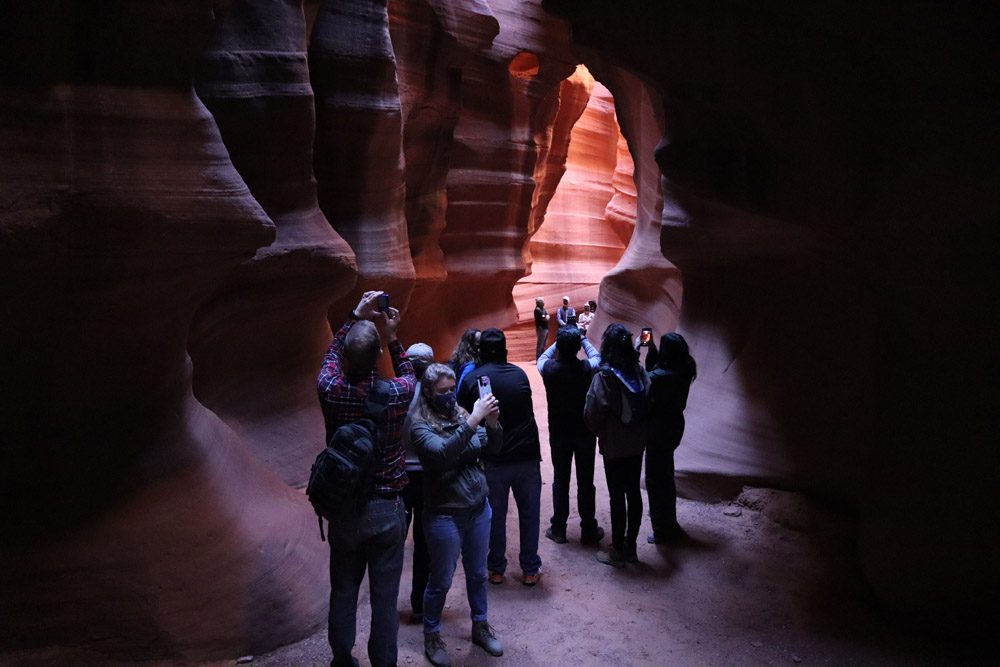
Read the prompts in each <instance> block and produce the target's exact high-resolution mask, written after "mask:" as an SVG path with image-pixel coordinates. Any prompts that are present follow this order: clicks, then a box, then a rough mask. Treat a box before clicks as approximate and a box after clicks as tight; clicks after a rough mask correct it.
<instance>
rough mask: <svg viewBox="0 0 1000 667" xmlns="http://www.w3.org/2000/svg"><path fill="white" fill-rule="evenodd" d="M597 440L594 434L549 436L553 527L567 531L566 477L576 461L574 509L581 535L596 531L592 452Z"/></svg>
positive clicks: (567, 494) (567, 488) (567, 500)
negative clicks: (578, 519) (578, 518)
mask: <svg viewBox="0 0 1000 667" xmlns="http://www.w3.org/2000/svg"><path fill="white" fill-rule="evenodd" d="M596 449H597V440H596V439H595V438H594V436H593V435H588V434H584V435H576V436H569V437H560V438H556V437H555V436H552V528H553V529H554V530H557V531H565V530H566V522H567V521H568V520H569V477H570V469H571V468H572V465H573V459H574V458H575V459H576V509H577V511H578V512H579V513H580V534H581V535H582V536H587V535H592V534H593V533H594V532H595V531H596V530H597V519H595V518H594V510H595V501H594V494H595V491H594V453H595V451H596Z"/></svg>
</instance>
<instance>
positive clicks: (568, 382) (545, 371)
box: [538, 348, 600, 443]
mask: <svg viewBox="0 0 1000 667" xmlns="http://www.w3.org/2000/svg"><path fill="white" fill-rule="evenodd" d="M550 350H551V348H550ZM597 359H598V361H599V360H600V356H598V357H597ZM538 366H539V367H540V369H541V374H542V381H543V382H545V397H546V400H547V401H548V405H549V440H550V441H551V442H553V443H557V442H559V441H560V440H564V439H573V440H579V439H580V438H586V439H590V440H593V438H594V434H593V433H591V431H590V429H589V428H587V424H586V422H585V421H584V420H583V406H584V403H585V402H586V400H587V390H588V389H589V388H590V380H591V378H592V377H593V375H594V365H593V364H592V363H591V361H590V359H586V360H585V359H578V358H576V357H574V358H572V359H570V360H569V361H564V360H563V359H561V358H559V356H558V355H556V356H555V357H553V358H550V359H546V360H545V361H544V362H543V361H542V360H541V359H539V361H538Z"/></svg>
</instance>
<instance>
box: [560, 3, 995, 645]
mask: <svg viewBox="0 0 1000 667" xmlns="http://www.w3.org/2000/svg"><path fill="white" fill-rule="evenodd" d="M546 6H547V7H550V8H554V9H559V10H561V11H563V12H565V13H566V15H568V16H570V17H572V18H573V20H574V36H575V37H576V38H577V39H578V40H579V42H580V43H581V44H587V45H589V46H591V47H595V48H597V49H599V52H598V53H595V52H591V57H595V58H607V59H609V60H611V61H613V62H614V63H616V64H617V65H621V66H625V67H630V68H633V69H635V70H636V71H640V72H642V73H643V74H644V75H645V76H646V77H647V78H648V79H649V80H651V81H654V82H655V83H656V84H657V85H658V86H659V87H660V89H661V90H662V91H663V97H662V100H663V108H664V120H665V133H664V137H663V142H662V145H661V146H660V147H659V148H658V150H657V153H656V155H657V160H658V163H659V165H660V167H661V168H662V171H663V173H664V174H665V175H666V177H667V189H666V204H665V206H664V214H663V229H662V234H661V239H660V240H661V247H662V249H663V254H664V255H665V256H666V257H667V258H669V259H670V260H671V261H672V262H675V263H676V264H677V266H678V267H680V269H681V270H683V272H684V318H683V322H682V326H681V328H682V330H683V331H684V332H685V333H686V334H687V335H688V337H689V340H690V341H691V343H692V345H693V349H694V353H695V355H696V356H697V358H698V360H699V362H700V364H701V366H700V369H699V379H698V381H697V383H696V385H695V387H694V389H693V391H692V396H691V408H690V416H689V421H688V433H687V436H686V445H685V446H684V447H682V449H681V450H679V455H678V465H679V468H680V470H681V474H682V475H684V476H686V477H687V478H688V481H690V479H691V478H692V476H697V475H700V474H711V475H722V476H728V477H730V478H735V479H739V478H742V479H747V478H757V479H764V480H768V481H769V482H770V483H772V484H775V485H781V486H787V487H796V488H801V489H807V490H810V491H812V492H819V493H827V494H830V495H833V496H835V497H838V498H841V499H846V500H847V501H848V502H849V503H851V504H852V505H853V506H855V507H856V508H857V510H858V511H859V514H860V520H861V553H862V562H863V566H864V569H865V572H866V574H867V576H868V578H869V580H870V581H871V582H872V584H873V585H874V587H875V590H876V591H877V593H878V595H879V597H880V599H881V601H882V602H883V604H885V605H886V607H888V608H891V609H895V610H897V611H899V612H901V613H903V614H905V615H910V616H913V617H916V618H919V619H921V620H924V621H927V622H929V623H932V624H934V625H935V626H937V627H942V626H946V627H948V628H949V629H951V630H954V629H956V628H958V627H963V625H962V624H966V625H965V627H969V626H976V625H978V626H980V627H983V626H985V627H990V625H991V624H995V622H996V618H997V617H996V611H997V609H996V605H997V600H998V599H1000V597H998V596H997V591H998V590H1000V578H998V574H997V571H996V568H995V567H993V566H992V564H993V563H994V562H995V561H996V558H997V556H998V554H1000V531H996V530H995V526H996V520H995V517H994V516H993V511H992V509H991V501H990V500H989V499H990V498H991V497H992V495H993V490H994V489H995V488H996V487H997V482H998V481H1000V480H998V474H997V473H998V470H1000V462H998V460H997V456H998V450H997V448H996V445H995V429H991V428H990V427H989V426H988V424H990V423H995V421H996V418H997V410H996V405H995V401H994V402H993V403H991V404H990V403H988V399H987V398H986V397H987V396H990V395H992V393H993V391H994V390H995V386H994V385H995V374H994V373H993V372H992V371H991V370H989V369H992V368H996V366H997V363H998V359H997V351H996V346H995V345H992V344H989V343H987V341H986V340H985V338H984V336H983V334H982V328H981V327H982V323H983V322H986V321H993V320H995V319H996V316H997V314H998V313H997V312H996V311H997V302H996V300H995V299H991V298H988V297H986V296H985V295H984V294H983V291H982V287H983V286H984V285H986V284H992V282H993V280H992V278H993V276H992V273H993V269H991V268H989V267H991V266H993V265H994V264H995V259H996V254H997V253H996V250H997V247H996V231H995V226H996V220H997V217H998V210H997V200H996V197H995V196H994V195H993V194H991V193H992V192H993V190H994V184H995V182H996V178H997V175H998V163H997V160H996V154H997V151H998V148H1000V146H998V135H997V134H996V133H995V132H993V131H992V130H991V129H990V128H989V122H990V121H988V120H987V119H988V118H990V117H991V116H994V115H995V112H996V96H995V94H996V90H997V88H998V83H1000V82H998V75H997V70H996V68H995V67H993V66H992V65H991V64H988V63H991V62H995V60H996V44H995V40H993V39H992V38H991V37H990V35H991V32H990V31H993V30H995V29H996V27H997V25H998V24H1000V16H998V12H997V10H996V7H991V8H989V9H987V8H985V7H983V8H980V9H972V8H968V7H965V8H962V9H960V10H959V9H955V8H952V7H949V6H945V5H933V6H932V5H922V6H920V7H919V8H914V7H911V8H908V9H907V10H906V11H905V16H904V14H903V13H900V12H897V11H896V9H894V8H891V7H888V6H879V7H861V6H855V5H851V6H847V5H841V6H838V7H837V8H836V11H833V8H830V7H827V6H823V7H819V6H810V7H804V6H802V5H800V4H798V3H790V2H778V3H772V4H771V5H769V7H768V10H767V11H766V12H757V11H756V10H750V9H749V8H735V7H733V6H732V5H730V4H727V3H708V4H706V3H697V5H696V4H694V3H683V2H681V3H642V2H626V3H614V4H612V3H603V2H596V1H589V2H565V1H563V0H550V1H547V2H546ZM828 10H829V11H828ZM911 10H912V11H911ZM584 61H585V62H587V63H588V66H590V67H591V69H592V71H594V72H595V75H597V76H598V77H599V78H600V74H599V73H598V68H597V67H595V66H591V64H590V58H589V57H586V56H585V57H584ZM609 87H610V88H611V89H612V92H614V93H615V97H616V99H617V100H619V116H620V118H626V117H628V107H626V106H625V105H626V104H631V103H632V102H633V100H631V99H630V100H628V101H627V102H622V100H624V99H625V98H624V97H623V96H622V95H620V94H619V92H618V91H617V90H616V89H615V87H614V86H609ZM930 91H934V92H933V93H931V92H930ZM622 126H623V132H624V133H625V134H626V136H628V131H627V129H626V127H625V126H626V123H625V122H624V121H623V122H622ZM641 189H642V186H641V184H640V199H641ZM641 217H642V214H641V213H640V218H641ZM623 263H624V260H623ZM611 281H612V278H609V279H608V280H607V281H605V284H604V286H603V287H605V288H606V287H610V286H611ZM633 284H634V283H633ZM631 297H632V293H631V292H629V293H627V294H626V293H623V294H620V295H616V294H614V293H611V292H608V291H607V290H606V289H602V303H603V304H604V306H605V308H606V310H607V311H612V312H613V310H614V309H613V307H612V304H613V303H615V302H618V301H619V300H625V301H628V300H629V299H630V298H631ZM987 526H992V527H994V529H987V528H986V527H987ZM993 627H994V628H995V625H993Z"/></svg>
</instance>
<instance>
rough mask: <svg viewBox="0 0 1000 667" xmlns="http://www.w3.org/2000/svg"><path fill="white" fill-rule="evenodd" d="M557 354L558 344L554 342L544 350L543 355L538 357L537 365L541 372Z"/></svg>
mask: <svg viewBox="0 0 1000 667" xmlns="http://www.w3.org/2000/svg"><path fill="white" fill-rule="evenodd" d="M555 355H556V344H555V343H552V345H549V349H547V350H545V351H544V352H542V356H540V357H538V363H537V366H538V372H539V373H541V372H542V368H544V367H545V364H546V363H547V362H549V361H551V360H552V358H553V357H555Z"/></svg>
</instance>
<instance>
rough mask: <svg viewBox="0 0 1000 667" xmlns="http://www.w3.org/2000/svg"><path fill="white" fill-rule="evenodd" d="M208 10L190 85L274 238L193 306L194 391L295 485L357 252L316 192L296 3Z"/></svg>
mask: <svg viewBox="0 0 1000 667" xmlns="http://www.w3.org/2000/svg"><path fill="white" fill-rule="evenodd" d="M215 19H216V22H215V32H214V34H213V37H212V41H211V42H210V43H209V45H208V48H207V49H206V50H205V52H204V53H202V55H201V59H200V66H199V72H198V79H197V90H198V94H199V96H200V97H201V98H202V100H204V101H205V103H206V105H207V106H208V108H209V110H210V111H211V112H212V115H213V116H214V117H215V120H216V122H217V123H218V124H219V128H220V130H221V132H222V137H223V140H224V141H225V144H226V148H227V149H228V151H229V155H230V157H231V158H232V160H233V163H234V165H235V166H236V169H237V170H238V171H239V172H240V175H241V176H242V177H243V179H244V181H246V183H247V185H248V186H249V188H250V192H251V194H253V196H254V197H255V198H256V199H257V201H258V202H259V203H260V204H261V206H262V207H263V208H264V210H265V212H266V213H267V214H268V216H270V218H271V220H272V221H273V222H274V224H275V227H276V230H277V238H276V239H275V241H274V243H272V244H271V245H269V246H267V247H265V248H261V249H260V250H259V251H258V252H257V254H256V256H255V257H254V258H253V260H251V261H249V262H246V263H244V264H242V265H241V266H240V267H239V268H238V270H237V271H235V272H234V273H233V275H232V276H231V277H230V278H229V280H227V281H226V282H225V283H224V284H222V285H220V286H219V288H218V290H217V291H216V293H215V294H213V295H212V297H211V298H210V299H209V300H208V302H207V303H206V304H205V305H204V306H203V307H202V308H200V309H199V311H198V313H197V314H196V316H195V320H194V322H193V323H192V328H191V339H190V342H189V348H190V353H191V357H192V359H193V361H194V387H195V394H196V395H197V397H198V399H199V400H200V401H202V402H203V403H204V404H205V405H206V406H208V407H209V408H210V409H212V411H213V412H215V413H216V414H218V415H219V416H220V417H222V418H223V419H224V420H225V421H226V423H228V424H229V425H230V426H231V427H232V428H233V429H234V430H235V431H236V432H237V433H239V434H240V436H241V437H242V438H243V440H244V441H245V442H247V443H248V444H249V445H250V446H251V447H252V448H253V452H254V454H255V455H256V456H257V457H258V458H259V459H260V460H262V461H264V462H266V463H267V464H268V465H269V466H271V467H272V468H273V469H275V470H276V471H277V472H278V473H279V474H280V475H281V476H282V478H283V479H284V480H285V481H286V482H288V483H290V484H293V485H297V486H304V485H305V482H306V480H307V477H308V474H309V469H310V465H311V464H312V460H313V458H314V457H315V456H316V452H318V451H319V450H320V449H322V447H323V438H324V428H323V420H322V416H321V415H320V414H319V413H318V412H317V410H316V409H315V408H316V386H315V380H316V372H317V367H318V364H317V359H320V358H322V356H323V352H324V351H325V350H326V346H327V345H328V344H329V341H330V329H329V326H328V325H327V323H326V312H327V308H328V307H329V305H330V303H331V302H333V301H334V300H335V299H336V298H337V297H340V296H342V295H345V294H346V292H347V291H348V290H349V289H351V287H352V286H353V285H354V280H355V272H356V264H355V259H354V253H353V252H352V251H351V249H350V247H349V246H348V245H347V243H346V242H344V240H343V239H341V238H340V236H338V235H337V233H336V232H335V231H334V230H333V229H332V228H331V226H330V223H329V222H327V220H326V218H325V217H324V216H323V213H322V212H321V211H320V210H319V208H318V205H317V201H316V181H315V179H314V178H313V171H312V156H313V136H314V127H315V120H314V112H313V94H312V88H311V86H310V84H309V70H308V67H307V62H306V43H305V41H306V30H305V28H306V26H305V17H304V15H303V12H302V6H301V5H300V4H297V3H273V2H266V1H264V0H237V1H236V2H232V3H228V4H226V5H225V6H224V7H219V8H217V9H216V12H215Z"/></svg>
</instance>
